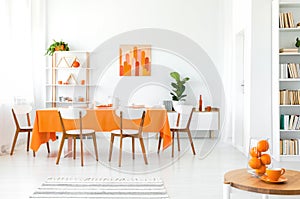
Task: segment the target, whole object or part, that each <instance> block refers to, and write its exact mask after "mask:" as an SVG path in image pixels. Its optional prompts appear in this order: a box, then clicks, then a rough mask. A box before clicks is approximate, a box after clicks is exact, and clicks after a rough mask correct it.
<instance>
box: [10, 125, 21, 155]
mask: <svg viewBox="0 0 300 199" xmlns="http://www.w3.org/2000/svg"><path fill="white" fill-rule="evenodd" d="M18 135H19V132H18V131H16V133H15V136H14V140H13V144H12V146H11V149H10V155H12V154H13V153H14V149H15V146H16V142H17V139H18Z"/></svg>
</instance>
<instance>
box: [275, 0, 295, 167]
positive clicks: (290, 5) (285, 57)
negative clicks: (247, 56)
mask: <svg viewBox="0 0 300 199" xmlns="http://www.w3.org/2000/svg"><path fill="white" fill-rule="evenodd" d="M280 13H292V16H293V20H294V25H295V26H296V25H297V23H299V22H300V0H290V1H286V0H285V1H281V0H273V1H272V117H273V118H272V155H273V157H274V158H275V159H276V160H278V161H300V155H289V154H288V155H282V154H281V150H280V148H281V147H280V140H292V139H293V140H295V139H297V140H298V139H300V129H281V128H280V127H282V126H281V124H280V117H281V115H300V104H280V90H284V89H286V90H300V78H281V77H280V74H281V64H288V63H296V64H300V53H298V52H285V53H279V49H281V48H286V49H287V48H296V47H295V42H296V37H299V38H300V28H297V27H288V28H279V26H280V24H279V23H280V22H279V21H280V20H279V15H280ZM299 72H300V71H299ZM299 97H300V96H299ZM299 122H300V121H299ZM298 144H299V143H298ZM299 148H300V147H297V149H298V150H299Z"/></svg>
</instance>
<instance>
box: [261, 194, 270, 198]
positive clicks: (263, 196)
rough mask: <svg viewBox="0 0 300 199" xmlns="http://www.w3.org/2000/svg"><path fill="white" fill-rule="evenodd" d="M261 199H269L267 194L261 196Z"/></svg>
mask: <svg viewBox="0 0 300 199" xmlns="http://www.w3.org/2000/svg"><path fill="white" fill-rule="evenodd" d="M261 198H262V199H269V195H267V194H262V196H261Z"/></svg>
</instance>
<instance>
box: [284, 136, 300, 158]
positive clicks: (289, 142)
mask: <svg viewBox="0 0 300 199" xmlns="http://www.w3.org/2000/svg"><path fill="white" fill-rule="evenodd" d="M299 143H300V139H280V155H299V154H300V152H299Z"/></svg>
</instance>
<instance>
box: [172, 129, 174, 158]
mask: <svg viewBox="0 0 300 199" xmlns="http://www.w3.org/2000/svg"><path fill="white" fill-rule="evenodd" d="M174 136H175V132H174V131H172V158H173V157H174Z"/></svg>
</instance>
